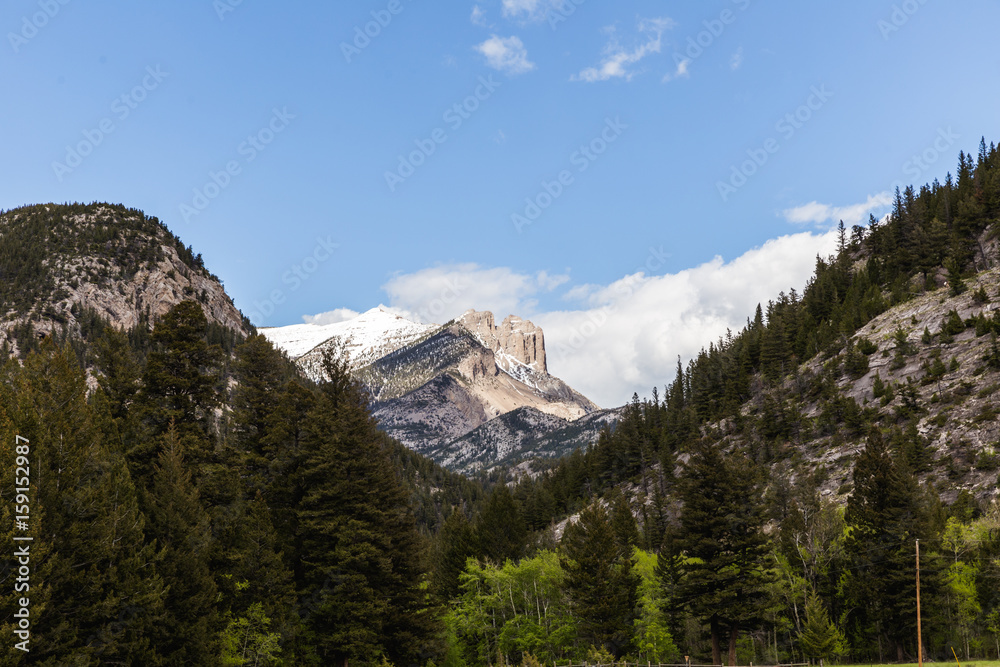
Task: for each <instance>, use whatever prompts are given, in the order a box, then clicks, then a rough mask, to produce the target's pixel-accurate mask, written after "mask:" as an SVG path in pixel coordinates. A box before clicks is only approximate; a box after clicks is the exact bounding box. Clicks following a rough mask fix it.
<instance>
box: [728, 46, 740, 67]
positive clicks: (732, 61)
mask: <svg viewBox="0 0 1000 667" xmlns="http://www.w3.org/2000/svg"><path fill="white" fill-rule="evenodd" d="M742 65H743V47H742V46H741V47H740V48H738V49H736V53H734V54H733V55H732V57H730V58H729V69H731V70H733V71H734V72H735V71H736V70H738V69H739V68H740V67H741V66H742Z"/></svg>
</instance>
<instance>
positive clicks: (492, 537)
mask: <svg viewBox="0 0 1000 667" xmlns="http://www.w3.org/2000/svg"><path fill="white" fill-rule="evenodd" d="M475 533H476V547H477V550H478V555H479V556H481V557H482V558H485V559H486V560H488V561H490V562H491V563H493V564H494V565H503V563H504V561H506V560H513V561H516V560H518V559H520V558H521V556H522V555H523V554H524V546H525V542H526V541H527V539H528V528H527V526H526V525H525V523H524V518H523V517H522V515H521V510H520V508H519V507H518V506H517V502H516V501H515V500H514V496H513V495H512V494H511V492H510V489H509V488H507V485H506V484H497V485H496V486H495V487H494V488H493V491H492V492H490V495H489V496H488V497H487V498H486V501H485V503H484V504H483V507H482V508H481V509H480V511H479V517H478V518H477V520H476V528H475Z"/></svg>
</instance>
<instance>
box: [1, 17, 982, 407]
mask: <svg viewBox="0 0 1000 667" xmlns="http://www.w3.org/2000/svg"><path fill="white" fill-rule="evenodd" d="M997 25H1000V7H998V6H997V4H996V3H995V2H990V1H987V0H967V1H965V2H962V3H945V2H942V1H941V0H923V1H922V2H921V0H907V1H906V2H893V1H889V0H886V1H883V0H866V1H865V2H861V1H860V0H846V1H843V2H838V3H792V2H784V3H773V2H772V3H765V2H763V1H762V0H715V1H709V2H699V3H681V2H674V3H668V2H663V1H662V0H661V1H655V0H643V1H637V2H630V3H609V2H598V1H597V0H488V1H483V2H478V3H477V2H450V3H430V2H426V1H423V2H422V1H421V0H394V1H390V0H377V1H364V2H350V3H348V2H336V3H329V2H323V3H321V2H286V3H280V4H279V3H264V2H260V1H259V0H256V1H255V0H243V1H242V2H237V0H217V1H214V2H213V0H183V1H182V2H177V3H169V4H168V3H153V2H146V1H142V0H139V1H135V0H133V1H132V2H124V1H123V2H113V1H101V0H97V1H94V2H82V1H80V0H10V1H9V2H7V3H5V6H4V10H3V12H2V14H0V33H2V35H3V37H4V39H3V43H2V44H0V77H2V80H3V82H4V84H5V86H4V88H5V90H6V95H5V100H4V104H2V105H0V120H2V122H0V137H2V146H3V156H4V158H5V159H4V160H3V161H2V162H0V207H3V208H12V207H15V206H19V205H22V204H29V203H38V202H48V201H55V202H62V201H87V202H89V201H95V200H99V201H113V202H121V203H124V204H126V205H129V206H134V207H137V208H141V209H143V210H145V211H146V212H147V213H149V214H150V215H155V216H157V217H159V218H160V219H161V220H163V221H164V222H166V224H167V225H168V226H169V227H170V228H171V229H172V230H173V231H174V232H175V233H177V234H178V235H179V236H180V237H181V238H182V239H183V240H184V241H185V242H186V243H189V244H192V245H193V246H194V248H195V250H196V251H198V252H201V253H202V254H203V256H204V258H205V260H206V263H207V264H208V266H209V268H210V269H211V270H212V271H213V272H214V273H216V274H217V275H219V276H220V277H221V278H222V279H223V280H224V282H225V283H226V286H227V289H228V290H229V292H230V293H231V294H232V295H233V296H234V298H235V299H236V302H237V305H238V306H240V307H241V308H242V309H243V310H244V311H245V312H247V313H249V314H251V317H252V318H253V319H254V320H255V321H256V322H257V323H258V324H261V325H267V326H274V325H282V324H292V323H298V322H301V321H302V319H303V316H315V315H317V314H321V313H328V314H327V315H326V316H325V317H324V318H321V321H330V320H332V319H336V318H339V317H344V316H348V315H350V314H351V313H353V312H359V311H364V310H367V309H369V308H371V307H373V306H376V305H378V304H380V303H384V304H386V305H388V306H392V307H395V308H398V309H400V310H401V311H405V312H407V313H409V314H411V315H412V316H414V317H418V318H421V319H429V320H432V321H443V320H445V319H447V318H449V317H452V316H454V315H457V314H459V313H460V312H461V311H462V310H464V309H465V308H467V307H476V308H479V309H493V310H496V311H498V312H497V314H498V315H499V316H501V317H502V316H503V315H504V314H506V312H503V311H505V310H506V311H511V312H517V313H518V314H520V315H523V316H526V317H531V318H532V319H533V320H535V321H536V322H538V323H539V324H541V325H542V326H543V327H544V328H545V330H546V334H547V337H548V343H549V347H550V348H551V349H552V350H553V351H552V352H550V358H551V364H550V365H551V366H552V370H553V371H555V372H557V373H559V374H561V375H562V376H563V377H565V378H566V379H567V380H568V381H570V382H571V384H574V386H578V387H579V388H580V389H581V390H582V391H584V393H587V392H590V394H591V395H593V396H594V397H595V400H597V401H598V402H601V403H604V404H612V403H616V402H623V401H624V400H625V399H627V398H628V396H630V395H631V392H632V391H639V392H640V393H648V390H649V389H650V388H651V387H652V385H653V384H661V385H662V384H663V383H664V382H667V381H669V378H670V375H672V370H673V365H674V364H675V363H676V356H677V355H678V354H680V355H682V356H684V357H688V356H690V355H691V354H692V353H694V352H696V351H697V349H698V347H700V346H701V345H702V344H704V343H706V342H707V340H709V339H711V338H712V337H714V336H717V335H719V334H720V333H722V332H724V331H725V328H726V327H727V326H729V327H737V326H739V324H740V323H741V322H743V321H745V318H746V316H747V314H749V312H751V311H752V308H753V306H754V305H755V304H756V302H757V301H759V300H761V299H764V300H766V299H767V298H768V297H769V296H773V295H774V294H775V293H776V292H777V290H779V289H787V288H789V287H792V286H796V287H799V288H801V286H802V285H803V284H804V282H805V280H806V278H807V277H808V275H809V272H810V270H811V266H812V263H813V261H812V258H813V257H814V256H815V254H816V252H821V251H823V252H825V251H826V250H828V249H829V246H830V238H829V235H828V234H827V232H828V230H829V228H830V226H831V225H832V224H835V223H836V220H837V219H839V218H841V217H843V218H845V220H846V221H847V222H848V223H851V222H855V221H863V220H867V217H868V213H869V212H873V213H875V214H876V215H881V214H883V213H885V210H886V208H885V206H884V202H885V199H886V193H887V192H888V191H890V190H891V189H892V188H893V186H894V185H895V184H896V183H899V182H902V183H910V182H917V183H922V182H925V181H930V180H933V179H934V178H943V177H944V175H945V173H946V172H947V171H948V170H953V169H954V165H955V162H956V158H957V154H958V151H959V150H962V149H964V150H973V151H974V150H975V149H976V147H977V145H978V142H979V138H980V136H982V135H985V136H986V137H987V141H991V140H998V139H1000V127H998V124H1000V117H998V116H997V109H998V108H1000V87H998V86H997V74H996V73H997V72H998V71H1000V50H997V49H996V47H995V30H996V26H997ZM366 30H367V33H368V34H367V35H366V34H365V32H366ZM456 105H457V106H456ZM915 157H916V159H914V158H915ZM754 159H756V162H755V161H754ZM401 160H402V161H403V163H402V164H401ZM741 172H742V173H741ZM387 174H392V175H391V176H387ZM560 179H561V180H562V182H560ZM533 206H535V207H537V209H535V208H533ZM516 216H520V217H516ZM556 348H559V349H558V350H557V349H556ZM619 397H620V398H619Z"/></svg>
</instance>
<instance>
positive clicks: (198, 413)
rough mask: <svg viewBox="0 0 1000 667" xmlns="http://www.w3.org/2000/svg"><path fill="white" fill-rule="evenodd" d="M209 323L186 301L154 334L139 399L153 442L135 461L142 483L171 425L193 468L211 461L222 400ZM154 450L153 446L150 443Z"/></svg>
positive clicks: (217, 354)
mask: <svg viewBox="0 0 1000 667" xmlns="http://www.w3.org/2000/svg"><path fill="white" fill-rule="evenodd" d="M207 327H208V321H207V319H206V318H205V313H204V312H203V311H202V309H201V306H200V305H199V304H198V303H197V302H196V301H182V302H181V303H179V304H177V305H176V306H174V307H173V308H171V309H170V310H169V311H168V312H167V313H166V314H165V315H164V316H163V318H162V319H160V321H159V322H157V323H156V326H155V327H154V328H153V333H152V335H151V341H152V344H153V350H152V351H151V352H150V353H149V359H148V362H147V364H146V369H145V371H144V373H143V376H142V390H141V391H140V393H139V403H140V412H141V414H142V416H143V417H144V420H145V422H146V424H147V426H148V427H149V430H150V433H151V434H152V436H153V438H146V439H144V442H143V443H140V444H139V445H138V446H137V447H136V448H134V450H133V451H132V452H131V455H130V458H131V460H132V462H133V464H134V466H135V469H137V470H138V471H139V472H140V475H141V476H142V477H145V476H147V475H148V473H149V472H150V465H151V464H152V462H153V461H155V460H156V455H157V453H158V451H159V445H158V444H156V443H158V442H159V438H160V437H162V436H163V435H164V434H165V433H166V432H167V429H168V427H169V425H170V424H171V423H173V424H174V428H175V429H176V431H177V437H178V439H179V440H180V441H181V442H182V444H183V445H184V447H185V450H186V451H185V455H186V457H187V458H188V461H189V463H190V464H191V465H193V466H196V467H197V466H199V465H200V464H202V463H204V462H206V461H209V460H210V458H211V450H212V446H211V444H210V443H211V437H212V431H211V425H210V423H211V420H212V411H213V410H214V409H215V408H216V407H217V406H218V405H219V403H220V401H221V397H220V395H219V392H218V390H217V388H216V382H217V377H216V369H217V367H218V366H219V364H220V363H221V350H220V349H219V348H218V347H217V346H210V345H209V344H208V342H207V341H206V330H207ZM150 442H152V443H154V444H152V445H151V444H148V443H150Z"/></svg>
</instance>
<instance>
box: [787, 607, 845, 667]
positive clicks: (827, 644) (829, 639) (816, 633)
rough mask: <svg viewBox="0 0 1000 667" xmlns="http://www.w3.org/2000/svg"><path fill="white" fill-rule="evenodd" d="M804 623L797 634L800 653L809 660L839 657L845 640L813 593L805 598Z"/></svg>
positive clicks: (821, 661) (842, 651)
mask: <svg viewBox="0 0 1000 667" xmlns="http://www.w3.org/2000/svg"><path fill="white" fill-rule="evenodd" d="M805 612H806V623H805V627H803V628H802V632H800V633H799V643H800V644H801V645H802V652H803V653H804V654H805V655H806V656H807V657H809V658H818V659H819V661H820V664H822V663H823V660H829V659H831V658H836V657H839V656H840V655H842V654H843V653H844V649H845V648H846V646H847V640H846V639H845V638H844V635H843V634H842V633H841V632H840V630H838V629H837V626H836V625H834V623H833V621H831V620H830V615H829V614H828V613H827V611H826V607H824V606H823V601H822V600H820V599H819V596H818V595H816V593H815V592H812V593H810V594H809V597H808V598H806V609H805Z"/></svg>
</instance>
